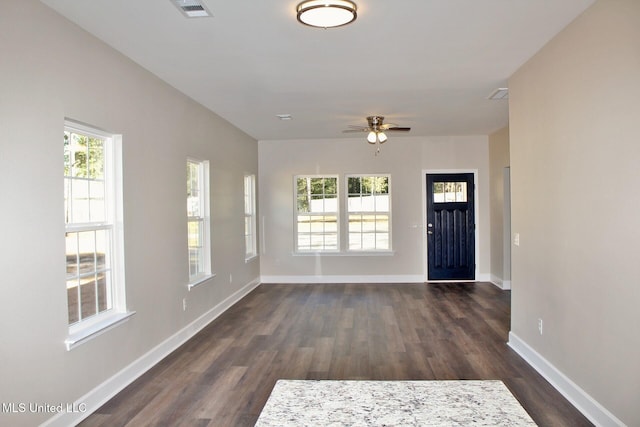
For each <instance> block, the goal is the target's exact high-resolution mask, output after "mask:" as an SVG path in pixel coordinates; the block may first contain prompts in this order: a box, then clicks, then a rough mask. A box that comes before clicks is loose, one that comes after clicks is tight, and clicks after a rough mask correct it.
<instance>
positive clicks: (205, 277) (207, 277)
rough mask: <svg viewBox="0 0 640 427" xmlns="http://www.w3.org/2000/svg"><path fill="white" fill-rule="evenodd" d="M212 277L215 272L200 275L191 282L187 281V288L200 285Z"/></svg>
mask: <svg viewBox="0 0 640 427" xmlns="http://www.w3.org/2000/svg"><path fill="white" fill-rule="evenodd" d="M214 277H216V275H215V273H214V274H207V275H206V276H202V277H200V278H198V279H196V280H194V281H193V282H189V284H188V285H187V289H189V290H191V289H193V288H195V287H197V286H200V285H202V284H203V283H204V282H206V281H208V280H210V279H213V278H214Z"/></svg>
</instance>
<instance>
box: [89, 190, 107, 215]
mask: <svg viewBox="0 0 640 427" xmlns="http://www.w3.org/2000/svg"><path fill="white" fill-rule="evenodd" d="M105 220H106V213H105V204H104V182H102V181H90V182H89V221H91V222H104V221H105Z"/></svg>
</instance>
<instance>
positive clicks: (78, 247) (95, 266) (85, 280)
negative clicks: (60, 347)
mask: <svg viewBox="0 0 640 427" xmlns="http://www.w3.org/2000/svg"><path fill="white" fill-rule="evenodd" d="M120 162H121V158H120V138H119V137H117V136H116V135H110V134H107V133H105V132H102V131H100V130H97V129H93V128H90V127H87V126H85V125H80V124H77V123H74V122H70V121H65V127H64V217H65V254H66V289H67V306H68V323H69V332H70V336H69V339H67V341H66V342H67V348H69V349H70V348H72V347H73V346H74V345H75V344H76V343H77V342H79V341H81V340H83V339H85V338H86V337H87V336H89V335H92V334H93V333H95V330H99V329H102V328H103V327H106V326H108V325H110V324H112V323H115V322H117V321H118V319H115V318H114V315H117V314H118V313H124V312H125V311H126V308H125V292H124V274H123V271H124V267H123V263H124V257H123V247H124V246H123V241H122V240H123V239H122V236H121V231H122V226H121V225H122V211H121V209H122V186H121V182H122V180H121V175H120V172H119V171H120V166H121V164H120ZM116 317H117V316H116ZM91 329H93V332H87V331H89V330H91Z"/></svg>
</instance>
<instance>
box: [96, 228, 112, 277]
mask: <svg viewBox="0 0 640 427" xmlns="http://www.w3.org/2000/svg"><path fill="white" fill-rule="evenodd" d="M109 235H110V233H109V232H108V231H107V230H97V231H96V270H104V269H106V268H108V267H109V265H108V263H107V248H108V247H109Z"/></svg>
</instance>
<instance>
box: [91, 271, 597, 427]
mask: <svg viewBox="0 0 640 427" xmlns="http://www.w3.org/2000/svg"><path fill="white" fill-rule="evenodd" d="M509 316H510V292H508V291H502V290H500V289H498V288H497V287H495V286H494V285H492V284H489V283H448V284H395V285H390V284H324V285H317V284H314V285H261V286H259V287H258V288H256V289H255V290H254V291H253V292H251V293H250V294H249V295H247V296H246V297H245V298H244V299H242V300H241V301H240V302H239V303H237V304H236V305H234V306H233V307H232V308H230V309H229V310H228V311H227V312H225V313H224V314H223V315H222V316H220V317H219V318H218V319H216V320H215V321H214V322H212V323H211V324H210V325H208V326H207V327H206V328H205V329H203V330H202V331H201V332H200V333H199V334H197V335H196V336H195V337H193V338H192V339H191V340H189V341H188V342H187V343H186V344H185V345H183V346H182V347H180V348H179V349H178V350H176V351H175V352H173V353H172V354H171V355H169V356H168V357H167V358H165V359H164V360H163V361H162V362H160V363H159V364H158V365H156V366H155V367H154V368H152V369H151V370H150V371H148V372H147V373H145V374H144V375H143V376H141V377H140V378H139V379H138V380H136V381H135V382H134V383H132V384H131V385H130V386H129V387H127V388H126V389H124V390H123V391H122V392H121V393H119V394H118V395H117V396H115V397H114V398H113V399H112V400H110V401H109V402H108V403H106V404H105V405H104V406H103V407H102V408H100V409H99V410H98V411H96V413H94V414H92V415H91V416H90V417H89V418H87V419H86V420H85V421H84V422H83V423H82V424H81V425H83V426H109V427H113V426H125V425H126V426H147V425H152V426H202V427H204V426H216V427H217V426H252V425H253V424H254V423H255V421H256V420H257V418H258V416H259V414H260V411H261V410H262V407H263V406H264V404H265V402H266V400H267V398H268V397H269V394H270V393H271V389H272V388H273V386H274V384H275V382H276V380H278V379H280V378H282V379H369V380H453V379H456V380H458V379H500V380H502V381H503V382H504V383H505V384H506V386H507V387H508V388H509V389H510V390H511V392H512V393H513V394H514V395H515V396H516V398H517V399H518V400H519V401H520V403H521V404H522V405H523V406H524V408H525V409H526V410H527V412H528V413H529V414H530V415H531V417H532V418H533V419H534V420H535V421H536V423H537V424H538V425H540V426H553V427H555V426H590V425H591V423H589V421H588V420H587V419H586V418H584V417H583V416H582V415H581V414H580V413H579V412H578V411H577V410H576V409H575V408H574V407H573V406H571V404H569V403H568V402H567V401H566V400H565V399H564V398H563V397H562V396H561V395H560V394H559V393H558V392H557V391H556V390H555V389H554V388H553V387H551V385H549V384H548V383H547V382H546V381H545V380H544V379H543V378H542V377H541V376H540V375H538V374H537V373H536V372H535V371H534V370H533V369H532V368H531V367H529V365H527V363H526V362H524V361H523V360H522V359H521V358H520V357H519V356H518V355H517V354H516V353H515V352H514V351H513V350H511V349H510V348H509V347H508V346H507V345H506V341H507V339H508V331H509Z"/></svg>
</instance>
